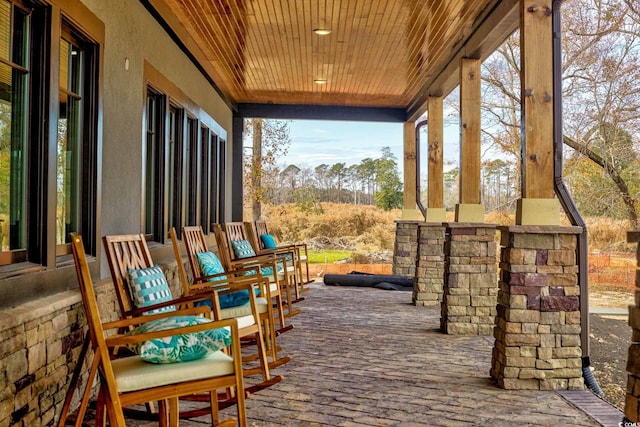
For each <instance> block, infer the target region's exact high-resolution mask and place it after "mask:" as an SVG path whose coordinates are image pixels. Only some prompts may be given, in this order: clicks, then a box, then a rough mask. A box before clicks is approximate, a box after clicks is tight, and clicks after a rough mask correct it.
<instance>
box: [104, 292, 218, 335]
mask: <svg viewBox="0 0 640 427" xmlns="http://www.w3.org/2000/svg"><path fill="white" fill-rule="evenodd" d="M197 297H198V298H197V299H204V298H205V297H204V295H198V296H197ZM207 297H209V296H207ZM198 315H204V316H205V317H209V318H211V308H210V307H209V306H207V305H203V306H199V307H189V308H183V309H179V310H174V311H165V312H162V313H156V314H147V315H137V316H130V317H126V318H124V319H119V320H114V321H111V322H105V323H103V327H104V329H119V328H127V327H129V326H137V325H140V324H143V323H146V322H150V321H152V320H158V319H164V318H167V317H175V316H198Z"/></svg>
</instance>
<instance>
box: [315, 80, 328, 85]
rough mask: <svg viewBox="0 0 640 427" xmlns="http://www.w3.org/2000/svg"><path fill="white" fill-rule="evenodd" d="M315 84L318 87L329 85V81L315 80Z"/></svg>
mask: <svg viewBox="0 0 640 427" xmlns="http://www.w3.org/2000/svg"><path fill="white" fill-rule="evenodd" d="M313 82H314V83H315V84H317V85H326V84H327V80H325V79H315V80H314V81H313Z"/></svg>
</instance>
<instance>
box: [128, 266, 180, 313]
mask: <svg viewBox="0 0 640 427" xmlns="http://www.w3.org/2000/svg"><path fill="white" fill-rule="evenodd" d="M128 276H129V277H128V280H127V282H128V284H129V290H130V293H131V298H132V299H133V301H132V302H133V305H134V306H135V307H136V308H141V307H148V306H150V305H154V304H158V303H161V302H166V301H171V300H172V299H173V295H171V289H170V288H169V283H168V282H167V277H166V276H165V275H164V271H162V269H161V268H160V267H159V266H157V265H154V266H153V267H148V268H140V269H134V268H130V269H129V271H128ZM175 309H176V308H175V306H168V307H163V308H159V309H157V310H150V311H148V312H145V313H144V314H156V313H162V312H166V311H175Z"/></svg>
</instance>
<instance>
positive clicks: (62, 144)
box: [56, 40, 82, 245]
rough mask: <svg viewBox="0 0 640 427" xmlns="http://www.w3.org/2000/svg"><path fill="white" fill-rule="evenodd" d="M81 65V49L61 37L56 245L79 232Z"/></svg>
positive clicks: (63, 242) (65, 241) (68, 240)
mask: <svg viewBox="0 0 640 427" xmlns="http://www.w3.org/2000/svg"><path fill="white" fill-rule="evenodd" d="M81 65H82V52H81V51H80V50H79V49H78V48H77V47H75V46H73V45H72V44H71V43H69V42H67V41H65V40H61V42H60V76H61V78H60V83H61V87H60V92H59V97H60V99H59V102H60V109H59V115H58V146H57V162H56V168H57V180H56V188H57V199H56V200H57V206H56V244H58V245H61V244H65V243H68V242H70V237H69V233H71V232H78V231H80V230H79V215H80V200H79V197H80V194H81V189H80V179H79V178H80V170H81V152H80V148H81V140H82V93H81V92H80V84H79V82H81V81H82V67H81ZM63 75H64V77H65V78H64V81H63V80H62V76H63ZM63 83H64V85H63ZM68 88H74V89H76V90H75V91H68V90H66V89H68Z"/></svg>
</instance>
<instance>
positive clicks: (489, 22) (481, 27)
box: [407, 0, 520, 120]
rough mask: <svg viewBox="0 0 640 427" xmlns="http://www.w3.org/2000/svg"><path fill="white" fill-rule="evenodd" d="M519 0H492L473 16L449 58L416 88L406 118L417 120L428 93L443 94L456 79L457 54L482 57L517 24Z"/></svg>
mask: <svg viewBox="0 0 640 427" xmlns="http://www.w3.org/2000/svg"><path fill="white" fill-rule="evenodd" d="M519 4H520V1H519V0H492V1H490V2H488V3H487V6H486V7H485V8H484V9H483V11H482V13H481V14H480V15H479V16H477V17H476V19H475V21H474V24H473V29H472V31H471V34H470V36H469V37H468V39H467V40H465V41H464V43H463V44H462V45H461V46H459V47H458V48H457V50H456V52H455V53H454V54H453V55H451V59H450V61H449V62H448V63H447V64H446V66H444V67H443V68H442V69H441V70H440V71H439V73H438V74H437V75H435V76H434V77H432V78H431V79H430V80H429V81H427V83H426V84H425V85H423V86H422V88H421V89H420V90H419V91H418V92H417V94H416V96H415V97H414V98H413V99H412V101H411V102H410V103H409V104H408V105H407V117H408V120H417V119H418V118H419V117H420V116H421V115H422V114H424V112H425V111H426V102H427V99H428V97H429V96H446V95H448V94H449V93H450V92H451V90H453V89H454V88H455V87H456V86H457V85H458V82H459V76H458V74H459V71H458V70H459V67H460V58H462V57H470V58H478V59H480V60H482V61H484V60H485V59H486V58H488V57H489V56H490V55H491V53H492V52H493V51H495V49H497V48H498V46H500V44H502V43H503V42H504V40H505V39H506V38H507V37H508V36H509V35H510V34H512V33H513V32H514V31H515V30H516V29H517V28H518V27H519V25H520V14H519V8H518V5H519Z"/></svg>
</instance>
